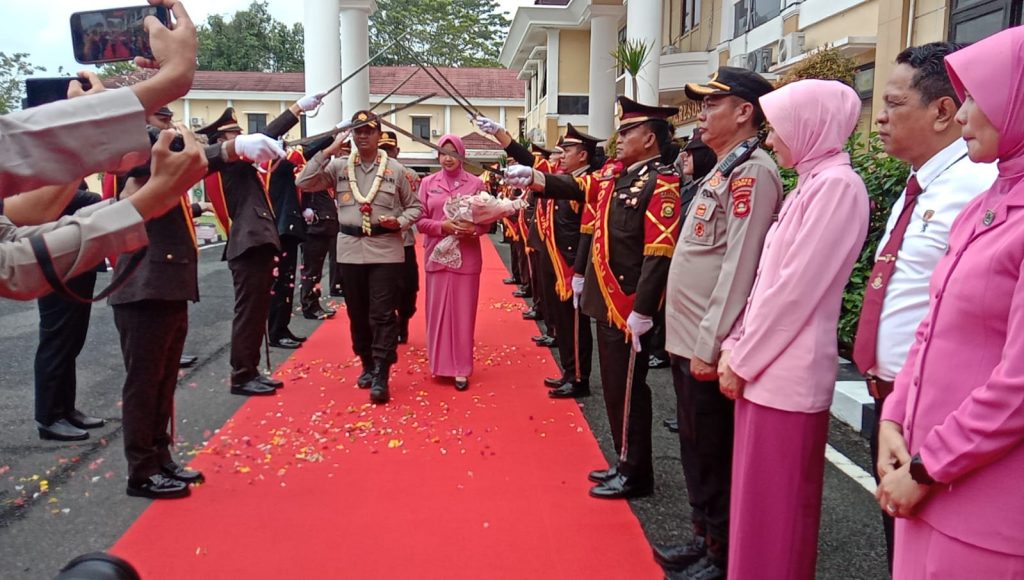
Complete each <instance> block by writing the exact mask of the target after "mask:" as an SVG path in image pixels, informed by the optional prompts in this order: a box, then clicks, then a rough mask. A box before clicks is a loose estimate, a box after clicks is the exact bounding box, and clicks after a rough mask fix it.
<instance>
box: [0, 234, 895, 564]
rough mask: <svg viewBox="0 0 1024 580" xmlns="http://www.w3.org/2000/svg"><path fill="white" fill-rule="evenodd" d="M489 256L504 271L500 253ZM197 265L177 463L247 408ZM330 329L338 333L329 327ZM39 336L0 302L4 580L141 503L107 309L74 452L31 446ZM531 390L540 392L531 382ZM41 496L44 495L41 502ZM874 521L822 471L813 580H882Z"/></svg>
mask: <svg viewBox="0 0 1024 580" xmlns="http://www.w3.org/2000/svg"><path fill="white" fill-rule="evenodd" d="M497 246H498V249H499V252H500V253H501V254H502V256H503V258H504V259H505V260H506V263H507V260H508V251H507V246H504V245H502V244H497ZM201 254H202V259H201V262H200V265H199V279H200V282H199V284H200V292H201V295H202V301H201V302H199V303H198V304H195V305H192V306H191V311H190V314H191V317H190V324H191V328H190V330H189V336H188V342H187V343H186V348H185V351H186V353H190V354H195V355H198V356H199V357H200V362H199V364H198V365H197V366H196V367H194V368H192V369H187V370H185V371H184V375H183V376H182V378H181V380H180V382H179V386H178V397H177V414H178V417H179V420H178V436H179V438H180V440H181V442H180V443H179V453H183V454H186V455H185V456H184V457H183V458H184V459H187V453H188V452H189V450H192V449H196V448H198V447H200V446H201V445H202V444H203V442H204V441H205V440H206V439H208V438H209V437H210V435H211V434H212V433H213V432H214V431H215V430H216V429H217V428H218V427H219V426H221V425H222V424H223V423H224V421H225V420H226V419H227V418H228V417H230V416H231V415H232V414H233V413H234V412H235V410H236V409H237V408H238V407H239V406H240V405H241V404H242V403H244V402H245V401H244V399H243V398H241V397H233V396H231V395H229V394H228V392H227V382H226V377H227V372H228V362H227V357H228V350H227V349H228V342H229V333H230V318H231V310H232V302H233V298H232V293H231V280H230V275H229V273H228V270H227V267H226V265H225V264H224V263H222V262H220V261H219V258H220V250H219V249H218V248H216V247H213V248H208V249H204V250H203V251H202V252H201ZM107 280H109V276H108V275H106V274H103V275H101V276H100V285H103V284H104V282H105V281H107ZM169 282H171V281H169ZM511 289H512V288H511V287H510V288H509V290H510V291H511ZM332 323H333V324H338V323H340V322H328V324H332ZM318 324H319V323H318V322H314V321H307V320H305V319H303V318H301V317H299V318H296V319H294V322H293V323H292V330H293V331H294V332H295V333H297V334H300V335H305V334H308V333H311V332H313V331H314V330H315V328H316V326H317V325H318ZM37 333H38V315H37V310H36V307H35V303H34V302H28V303H18V302H11V301H0V349H2V350H0V352H3V353H4V355H5V356H4V357H3V358H2V359H0V578H4V579H10V580H13V579H21V578H33V579H36V578H39V579H42V578H51V577H52V576H53V575H54V574H55V573H56V571H57V570H59V568H60V567H61V566H62V565H63V564H64V563H66V562H67V561H68V560H70V559H71V558H72V557H74V556H76V555H78V554H81V553H84V552H89V551H94V550H103V549H106V548H107V547H109V546H110V545H111V544H112V543H114V542H115V541H116V540H117V538H118V537H120V535H121V534H122V533H123V531H124V530H125V529H126V528H127V527H128V526H129V525H130V524H131V523H132V522H133V521H134V520H135V518H137V517H138V515H139V514H140V513H141V512H142V511H143V510H144V509H145V508H146V506H147V505H148V503H149V502H148V501H147V500H141V499H137V498H130V497H127V496H126V495H125V494H124V477H125V461H124V455H123V448H122V444H123V442H122V439H121V421H120V416H121V410H120V392H121V385H122V379H123V366H122V361H121V354H120V349H119V347H118V338H117V331H116V329H115V328H114V324H113V318H112V315H111V311H110V308H109V307H107V306H106V305H95V306H94V308H93V322H92V326H91V328H90V332H89V340H88V342H87V344H86V346H85V350H84V352H83V353H82V355H81V356H80V357H79V366H78V376H79V385H78V401H79V408H81V409H82V410H84V411H86V412H87V413H90V414H94V415H99V416H102V417H106V418H107V419H108V424H107V426H106V427H104V428H103V429H100V430H98V431H94V432H93V436H92V438H91V439H90V440H88V441H85V442H82V443H81V444H68V443H55V442H50V441H41V440H40V439H39V438H38V437H37V435H36V430H35V425H34V421H33V418H32V417H33V415H32V409H33V398H34V395H33V379H32V377H33V357H34V354H35V346H36V341H37V336H38V334H37ZM287 354H288V352H287V351H281V350H277V349H274V350H273V351H272V353H271V356H272V358H273V361H274V362H275V363H280V362H281V361H283V360H284V359H285V357H286V356H287ZM595 355H596V349H595ZM596 366H597V365H596V364H595V371H594V377H593V380H592V383H593V384H594V386H595V387H596V388H595V389H594V391H595V393H594V395H593V396H591V397H589V398H588V399H585V400H583V401H582V407H583V410H584V412H585V414H586V416H587V419H588V420H589V421H590V425H591V427H592V429H593V430H594V432H595V433H596V434H597V438H598V442H599V443H600V445H601V447H602V449H603V450H604V452H605V455H606V456H607V457H608V458H609V459H610V458H612V457H613V455H614V452H613V451H612V444H611V436H610V434H609V430H608V424H607V421H606V419H605V417H604V410H603V403H602V399H601V395H600V393H601V389H600V385H599V381H598V380H597V370H596ZM649 382H650V384H651V388H652V390H653V392H654V409H655V410H654V417H655V421H656V423H657V426H656V427H655V429H654V437H655V438H654V446H655V455H656V456H655V467H656V471H657V478H658V483H657V489H656V493H655V494H654V495H653V496H651V497H649V498H644V499H641V500H637V501H634V502H632V507H633V511H634V512H635V513H636V515H637V517H638V518H639V520H640V521H641V523H642V524H643V527H644V530H645V532H646V534H647V536H648V538H649V539H650V540H651V541H652V542H672V541H677V540H680V539H683V538H685V537H686V536H687V533H688V532H687V528H688V525H687V523H686V522H688V511H689V508H688V506H687V505H686V494H685V488H684V485H683V479H682V469H681V467H680V464H679V444H678V439H677V438H676V436H675V435H674V434H672V433H669V432H668V431H667V430H665V429H664V428H662V427H661V425H660V423H661V420H662V419H663V418H665V417H669V416H671V415H672V414H673V413H674V405H675V397H674V395H673V391H672V387H671V378H670V376H669V372H668V370H667V369H663V370H652V371H651V373H650V376H649ZM537 388H538V389H543V388H544V387H543V386H542V385H541V384H539V382H538V385H537ZM829 443H830V444H831V445H832V446H833V447H835V448H836V449H838V450H839V451H840V452H841V453H843V454H844V455H846V456H847V457H849V458H850V459H851V460H853V461H854V462H855V463H857V464H859V465H860V466H861V467H864V468H866V467H867V464H868V450H867V443H866V442H865V441H864V440H863V439H862V438H861V437H860V436H859V435H857V434H856V433H854V432H853V431H852V430H851V429H849V428H847V427H845V426H844V425H842V424H839V422H838V421H833V425H832V430H831V433H830V437H829ZM594 467H595V468H597V467H603V466H597V465H595V466H594ZM580 475H581V477H583V476H584V474H580ZM44 481H45V483H44ZM211 485H216V483H215V482H211ZM41 487H45V488H46V490H47V491H46V492H45V493H40V488H41ZM595 501H597V500H595ZM878 520H879V516H878V511H877V507H876V505H875V504H874V501H873V498H872V496H871V495H870V494H869V493H868V492H867V491H865V490H864V488H862V487H861V486H860V485H859V484H858V483H856V482H855V481H854V480H853V479H851V478H850V477H848V476H847V475H845V474H843V473H842V472H841V471H839V470H838V469H836V468H835V467H834V466H833V465H831V464H826V473H825V498H824V510H823V516H822V527H821V536H820V541H819V553H820V556H819V559H818V578H823V579H825V578H827V579H837V580H838V579H843V580H846V579H851V580H852V579H874V578H886V577H888V574H887V572H886V569H885V564H884V558H885V556H884V553H885V552H884V543H883V540H882V536H881V527H880V523H879V521H878ZM168 533H174V531H173V530H168ZM259 536H261V537H260V538H258V539H257V541H258V542H262V541H272V538H273V531H272V530H267V531H266V533H265V534H259ZM565 541H566V542H572V541H574V540H573V538H566V539H565ZM510 548H511V549H514V546H513V547H510ZM495 572H496V574H495V577H496V578H498V577H500V571H497V570H496V571H495Z"/></svg>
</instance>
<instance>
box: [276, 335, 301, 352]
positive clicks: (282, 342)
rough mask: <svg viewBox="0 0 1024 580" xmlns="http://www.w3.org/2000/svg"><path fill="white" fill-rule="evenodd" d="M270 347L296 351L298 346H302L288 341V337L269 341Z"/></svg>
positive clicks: (290, 340) (299, 343)
mask: <svg viewBox="0 0 1024 580" xmlns="http://www.w3.org/2000/svg"><path fill="white" fill-rule="evenodd" d="M270 346H272V347H274V348H289V349H296V348H299V347H300V346H302V343H301V342H297V341H294V340H292V339H290V338H288V337H285V338H279V339H277V340H271V341H270Z"/></svg>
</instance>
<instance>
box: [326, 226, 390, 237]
mask: <svg viewBox="0 0 1024 580" xmlns="http://www.w3.org/2000/svg"><path fill="white" fill-rule="evenodd" d="M338 230H339V231H340V232H341V233H343V234H345V235H346V236H353V237H356V238H361V237H364V236H367V235H369V236H383V235H386V234H400V233H402V232H401V231H400V230H391V229H388V228H386V227H384V226H382V225H380V224H373V225H372V226H370V233H369V234H367V233H366V232H364V231H363V228H361V227H359V226H346V225H344V224H342V225H340V226H339V227H338Z"/></svg>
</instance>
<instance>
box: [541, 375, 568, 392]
mask: <svg viewBox="0 0 1024 580" xmlns="http://www.w3.org/2000/svg"><path fill="white" fill-rule="evenodd" d="M567 382H569V381H566V380H565V379H563V378H561V377H559V378H557V379H556V378H552V377H545V378H544V386H545V387H547V388H549V389H557V388H558V387H561V386H562V385H564V384H565V383H567Z"/></svg>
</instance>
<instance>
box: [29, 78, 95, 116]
mask: <svg viewBox="0 0 1024 580" xmlns="http://www.w3.org/2000/svg"><path fill="white" fill-rule="evenodd" d="M71 81H78V82H80V83H82V89H83V90H86V91H87V90H89V89H90V88H91V87H92V85H90V84H89V81H87V80H86V79H83V78H79V77H56V78H31V79H25V108H26V109H28V108H30V107H38V106H39V105H45V104H46V103H52V102H54V101H61V100H64V99H66V98H68V85H70V84H71Z"/></svg>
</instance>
